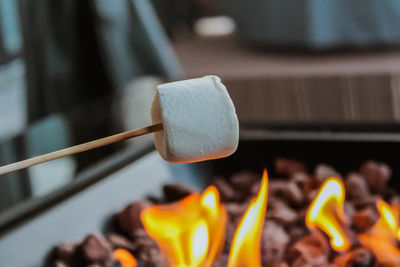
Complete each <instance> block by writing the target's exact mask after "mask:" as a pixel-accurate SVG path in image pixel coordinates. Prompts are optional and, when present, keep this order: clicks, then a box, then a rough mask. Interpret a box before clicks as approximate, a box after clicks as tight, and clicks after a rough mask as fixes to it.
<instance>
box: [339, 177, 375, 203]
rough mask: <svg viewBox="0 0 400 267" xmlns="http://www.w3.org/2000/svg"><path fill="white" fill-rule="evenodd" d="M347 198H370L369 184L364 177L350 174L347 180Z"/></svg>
mask: <svg viewBox="0 0 400 267" xmlns="http://www.w3.org/2000/svg"><path fill="white" fill-rule="evenodd" d="M344 184H345V189H346V197H348V198H349V199H353V200H362V199H364V198H366V197H368V196H369V194H370V193H369V188H368V183H367V181H366V179H365V177H364V176H362V175H360V174H358V173H350V174H349V175H347V177H346V179H345V182H344Z"/></svg>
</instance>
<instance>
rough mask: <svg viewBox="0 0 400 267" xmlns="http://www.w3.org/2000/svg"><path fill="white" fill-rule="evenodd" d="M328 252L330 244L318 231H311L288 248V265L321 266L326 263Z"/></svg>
mask: <svg viewBox="0 0 400 267" xmlns="http://www.w3.org/2000/svg"><path fill="white" fill-rule="evenodd" d="M329 253H330V246H329V243H328V241H327V240H326V238H325V237H324V236H323V235H322V234H320V233H317V232H315V233H311V234H309V235H307V236H305V237H303V238H302V239H300V240H299V241H298V242H296V243H294V244H293V245H292V246H291V247H290V248H289V250H288V256H287V259H288V262H289V263H290V266H307V264H309V265H310V266H321V265H322V264H326V263H327V260H328V256H329Z"/></svg>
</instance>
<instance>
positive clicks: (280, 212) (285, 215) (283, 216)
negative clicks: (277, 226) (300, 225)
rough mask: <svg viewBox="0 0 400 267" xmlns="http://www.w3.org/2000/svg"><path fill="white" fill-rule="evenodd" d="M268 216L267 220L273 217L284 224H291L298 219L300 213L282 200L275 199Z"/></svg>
mask: <svg viewBox="0 0 400 267" xmlns="http://www.w3.org/2000/svg"><path fill="white" fill-rule="evenodd" d="M270 207H271V208H270V209H269V210H268V212H267V214H266V216H267V221H268V220H269V219H273V220H275V221H277V222H279V223H281V224H282V225H284V226H290V225H292V224H294V223H295V222H296V221H297V218H298V214H297V212H296V211H295V210H293V209H292V208H290V207H289V206H288V205H286V204H285V203H284V202H282V201H274V202H273V203H271V206H270Z"/></svg>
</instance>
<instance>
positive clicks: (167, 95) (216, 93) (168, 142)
mask: <svg viewBox="0 0 400 267" xmlns="http://www.w3.org/2000/svg"><path fill="white" fill-rule="evenodd" d="M151 117H152V120H153V124H156V123H160V122H161V123H162V124H163V127H164V130H163V131H160V132H156V133H154V143H155V146H156V148H157V150H158V152H159V153H160V154H161V156H162V157H163V158H164V159H165V160H166V161H169V162H173V163H188V162H196V161H203V160H209V159H217V158H222V157H227V156H229V155H231V154H232V153H233V152H235V150H236V148H237V146H238V140H239V122H238V119H237V116H236V113H235V107H234V106H233V103H232V100H231V98H230V97H229V94H228V92H227V90H226V88H225V86H224V85H223V84H222V83H221V79H220V78H219V77H217V76H205V77H203V78H197V79H190V80H184V81H178V82H172V83H166V84H161V85H159V86H157V91H156V95H155V97H154V100H153V105H152V108H151Z"/></svg>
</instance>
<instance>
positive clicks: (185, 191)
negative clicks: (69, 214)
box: [51, 158, 400, 267]
mask: <svg viewBox="0 0 400 267" xmlns="http://www.w3.org/2000/svg"><path fill="white" fill-rule="evenodd" d="M271 174H273V175H272V176H271V177H270V179H269V181H268V179H267V174H266V173H264V175H260V174H255V173H253V172H249V171H240V172H236V173H234V174H233V175H231V176H230V177H229V178H226V177H216V178H215V179H214V180H213V181H212V182H211V184H212V185H211V186H210V187H208V188H207V189H206V190H205V191H203V192H202V193H197V192H195V191H194V190H192V189H190V188H187V187H186V186H184V185H180V184H169V185H165V186H164V190H163V191H164V194H163V196H162V197H161V198H154V197H152V198H150V199H151V201H150V200H141V201H136V202H133V203H131V204H130V205H128V206H126V207H125V209H123V210H122V211H120V212H119V213H118V214H116V216H115V220H114V221H115V230H116V232H117V234H115V233H113V234H108V235H106V236H105V237H103V236H101V235H100V234H91V235H89V236H87V238H85V240H83V241H82V242H81V243H76V244H75V243H62V244H59V245H58V246H57V247H56V248H55V250H54V253H53V258H52V260H51V264H52V265H53V266H71V267H72V266H123V267H133V266H174V264H182V263H186V265H187V264H189V265H188V266H229V267H236V266H248V265H249V264H250V265H251V266H253V265H254V266H260V265H262V266H339V267H341V266H343V267H349V266H365V267H368V266H400V249H399V245H398V242H399V240H400V226H399V216H400V195H398V194H397V193H396V192H394V190H392V189H391V188H390V187H388V185H387V183H388V182H389V179H390V177H391V168H390V167H389V166H388V165H386V164H384V163H380V162H376V161H366V162H364V163H362V164H361V166H360V167H359V169H358V171H357V172H354V171H353V172H349V173H347V174H344V173H341V170H336V169H334V168H333V167H331V166H329V165H325V164H318V165H316V166H315V168H314V169H313V170H309V169H308V168H307V166H306V165H305V164H304V163H302V162H300V161H297V160H292V159H286V158H278V159H276V160H275V165H274V168H273V170H271ZM262 176H263V180H261V177H262ZM267 188H268V189H267ZM267 199H268V204H267ZM140 215H141V216H140ZM260 218H261V219H260ZM150 236H151V237H152V238H151V237H150ZM233 240H234V241H233ZM160 248H161V251H162V253H161V252H160ZM179 249H181V250H182V251H178V250H179ZM178 252H179V253H178ZM258 258H259V259H258ZM210 260H211V261H210ZM240 264H245V265H240Z"/></svg>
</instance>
